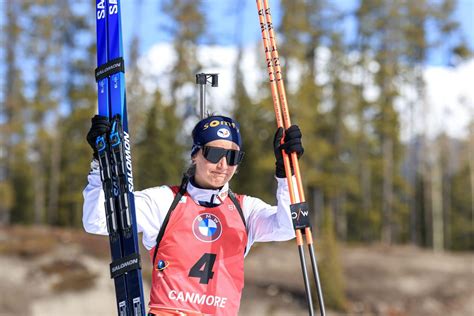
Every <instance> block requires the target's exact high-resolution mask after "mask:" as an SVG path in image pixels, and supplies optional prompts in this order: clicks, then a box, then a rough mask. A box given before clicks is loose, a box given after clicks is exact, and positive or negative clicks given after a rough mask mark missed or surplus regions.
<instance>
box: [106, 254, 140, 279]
mask: <svg viewBox="0 0 474 316" xmlns="http://www.w3.org/2000/svg"><path fill="white" fill-rule="evenodd" d="M141 268H142V266H141V260H140V254H139V253H132V254H131V255H129V256H126V257H123V258H120V259H117V260H115V261H112V263H111V264H110V278H112V279H115V278H116V277H118V276H120V275H122V274H125V273H127V272H130V271H132V270H138V269H141Z"/></svg>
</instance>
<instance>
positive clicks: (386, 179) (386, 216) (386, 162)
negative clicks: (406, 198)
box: [382, 137, 393, 244]
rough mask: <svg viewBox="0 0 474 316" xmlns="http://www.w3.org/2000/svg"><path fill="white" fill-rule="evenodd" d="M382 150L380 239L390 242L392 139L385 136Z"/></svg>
mask: <svg viewBox="0 0 474 316" xmlns="http://www.w3.org/2000/svg"><path fill="white" fill-rule="evenodd" d="M382 146H383V147H382V151H383V201H382V213H383V221H382V241H383V242H384V243H386V244H391V243H392V208H393V141H392V139H390V138H388V137H385V138H384V140H383V144H382Z"/></svg>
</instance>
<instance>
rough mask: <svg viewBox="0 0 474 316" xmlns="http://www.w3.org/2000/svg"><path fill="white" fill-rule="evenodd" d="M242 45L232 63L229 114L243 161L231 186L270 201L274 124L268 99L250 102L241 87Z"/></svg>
mask: <svg viewBox="0 0 474 316" xmlns="http://www.w3.org/2000/svg"><path fill="white" fill-rule="evenodd" d="M242 54H243V51H242V48H240V49H239V53H238V55H237V59H236V63H235V66H234V73H235V86H234V87H235V88H234V96H233V99H234V110H233V115H232V116H233V117H234V118H235V119H236V120H237V121H238V122H239V123H240V133H241V135H242V142H243V148H242V149H243V150H244V151H245V156H244V160H243V161H242V163H241V164H240V166H239V168H238V172H237V174H236V175H235V176H234V180H233V185H232V188H233V190H235V191H236V192H244V193H245V194H249V195H253V196H258V197H260V198H262V199H264V200H266V201H269V202H270V201H272V202H273V201H274V190H270V188H274V182H275V181H274V178H273V175H274V172H275V168H274V166H275V158H274V154H273V145H272V144H273V135H274V133H275V129H276V124H275V123H274V117H275V115H274V114H273V111H272V110H271V109H272V108H271V103H270V102H271V101H270V100H269V98H266V99H264V100H262V101H261V102H253V101H252V100H251V99H250V97H249V95H248V93H247V91H246V88H245V84H244V80H245V77H244V75H243V73H242V71H241V61H242Z"/></svg>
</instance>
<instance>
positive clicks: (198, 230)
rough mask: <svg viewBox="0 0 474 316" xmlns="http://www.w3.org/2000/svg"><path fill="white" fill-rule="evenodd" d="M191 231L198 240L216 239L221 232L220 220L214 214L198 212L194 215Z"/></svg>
mask: <svg viewBox="0 0 474 316" xmlns="http://www.w3.org/2000/svg"><path fill="white" fill-rule="evenodd" d="M193 233H194V236H195V237H196V238H197V239H198V240H200V241H203V242H213V241H216V240H217V239H219V237H220V236H221V234H222V224H221V221H220V219H219V218H218V217H217V216H216V215H214V214H210V213H204V214H200V215H198V216H196V218H195V219H194V221H193Z"/></svg>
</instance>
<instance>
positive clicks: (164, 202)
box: [82, 168, 174, 250]
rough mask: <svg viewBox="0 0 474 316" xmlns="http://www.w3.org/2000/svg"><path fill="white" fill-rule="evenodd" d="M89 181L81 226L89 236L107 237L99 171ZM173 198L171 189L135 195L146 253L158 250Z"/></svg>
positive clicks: (138, 220)
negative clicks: (160, 235)
mask: <svg viewBox="0 0 474 316" xmlns="http://www.w3.org/2000/svg"><path fill="white" fill-rule="evenodd" d="M87 179H88V182H89V183H88V185H87V186H86V188H85V189H84V191H83V196H84V205H83V214H82V224H83V226H84V229H85V231H86V232H88V233H92V234H100V235H108V231H107V223H106V218H105V206H104V201H105V198H104V191H103V190H102V181H101V180H100V174H99V170H98V169H97V168H94V169H93V170H92V171H91V172H90V173H89V176H88V177H87ZM173 198H174V194H173V192H172V191H171V189H170V188H169V187H168V186H160V187H154V188H150V189H146V190H143V191H137V192H134V200H135V214H136V219H137V231H138V232H139V233H143V245H144V246H145V248H146V249H148V250H150V249H151V248H153V247H154V246H155V243H156V237H157V236H158V233H159V231H160V227H161V224H162V223H163V221H164V219H165V217H166V213H167V212H168V209H169V207H170V205H171V203H172V201H173Z"/></svg>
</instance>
